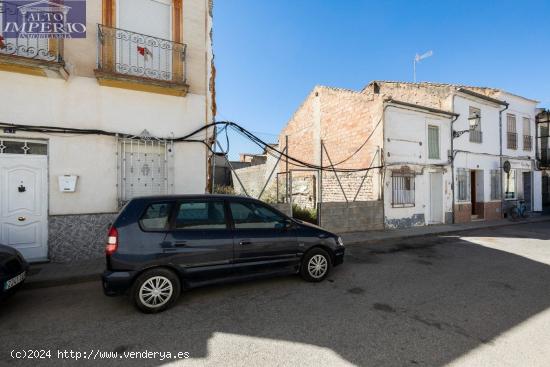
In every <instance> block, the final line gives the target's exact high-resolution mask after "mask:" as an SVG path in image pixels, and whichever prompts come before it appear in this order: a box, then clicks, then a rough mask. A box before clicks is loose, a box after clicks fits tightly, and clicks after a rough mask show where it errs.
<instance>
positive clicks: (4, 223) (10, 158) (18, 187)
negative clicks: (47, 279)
mask: <svg viewBox="0 0 550 367" xmlns="http://www.w3.org/2000/svg"><path fill="white" fill-rule="evenodd" d="M47 187H48V182H47V156H33V155H21V154H2V155H0V243H2V244H4V245H8V246H11V247H14V248H16V249H17V250H19V251H20V252H21V253H22V254H23V256H24V257H25V259H26V260H27V261H30V262H36V261H44V260H47V258H48V209H47V192H48V190H47Z"/></svg>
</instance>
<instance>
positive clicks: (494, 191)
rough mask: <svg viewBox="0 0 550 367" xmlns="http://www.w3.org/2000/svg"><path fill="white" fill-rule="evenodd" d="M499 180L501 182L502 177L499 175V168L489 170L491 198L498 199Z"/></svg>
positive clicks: (499, 195) (499, 194)
mask: <svg viewBox="0 0 550 367" xmlns="http://www.w3.org/2000/svg"><path fill="white" fill-rule="evenodd" d="M501 182H502V179H501V175H500V170H498V169H495V170H491V200H500V198H501V188H500V184H501Z"/></svg>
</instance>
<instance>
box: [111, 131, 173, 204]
mask: <svg viewBox="0 0 550 367" xmlns="http://www.w3.org/2000/svg"><path fill="white" fill-rule="evenodd" d="M172 151H173V143H172V142H171V141H167V140H161V139H156V138H154V137H151V136H150V135H149V133H148V132H147V131H144V132H143V133H142V134H141V136H134V137H126V138H119V139H118V152H117V155H118V177H119V179H118V180H119V182H118V200H119V205H124V204H125V203H126V202H127V201H129V200H130V199H132V198H134V197H137V196H144V195H162V194H170V193H172V191H173V190H172V189H173V183H172V172H173V167H172V165H173V163H172V161H173V160H172Z"/></svg>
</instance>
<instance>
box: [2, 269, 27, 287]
mask: <svg viewBox="0 0 550 367" xmlns="http://www.w3.org/2000/svg"><path fill="white" fill-rule="evenodd" d="M26 276H27V272H25V271H24V272H22V273H21V274H19V275H18V276H16V277H14V278H11V279H9V280H6V283H4V290H5V291H7V290H8V289H10V288H13V287H15V286H16V285H17V284H19V283H21V282H22V281H23V280H25V278H26Z"/></svg>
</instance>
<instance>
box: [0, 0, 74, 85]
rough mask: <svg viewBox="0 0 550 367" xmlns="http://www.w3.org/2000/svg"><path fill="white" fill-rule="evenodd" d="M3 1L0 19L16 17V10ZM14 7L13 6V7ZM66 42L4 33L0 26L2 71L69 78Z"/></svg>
mask: <svg viewBox="0 0 550 367" xmlns="http://www.w3.org/2000/svg"><path fill="white" fill-rule="evenodd" d="M7 4H8V3H7V2H2V1H0V19H4V17H7V16H13V15H14V12H15V10H14V8H13V7H9V6H7ZM10 5H13V4H11V3H10ZM64 65H65V63H64V62H63V39H59V38H39V37H34V38H33V37H32V35H28V34H25V33H24V32H20V33H19V34H17V35H15V34H12V33H9V34H8V33H7V31H6V29H2V22H0V70H4V71H13V72H19V73H24V74H31V75H40V76H54V77H60V76H63V77H66V76H67V75H66V71H65V70H64V68H63V67H64Z"/></svg>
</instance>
